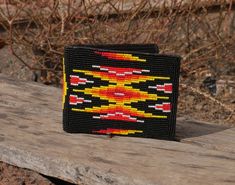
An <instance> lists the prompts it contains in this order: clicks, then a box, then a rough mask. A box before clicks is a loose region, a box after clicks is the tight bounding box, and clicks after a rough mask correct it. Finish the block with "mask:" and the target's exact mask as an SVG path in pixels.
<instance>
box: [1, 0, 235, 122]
mask: <svg viewBox="0 0 235 185" xmlns="http://www.w3.org/2000/svg"><path fill="white" fill-rule="evenodd" d="M153 2H154V1H147V0H138V1H117V0H99V1H97V0H96V1H95V0H93V1H92V0H85V1H83V0H81V1H73V0H50V1H41V0H34V1H31V0H30V1H29V0H11V1H10V0H5V1H3V4H2V5H1V6H0V20H1V22H0V24H1V25H2V26H3V27H4V28H5V29H6V30H7V33H8V36H7V38H6V39H5V41H6V42H7V43H8V44H9V45H10V48H11V51H12V53H13V55H15V56H16V57H17V58H18V60H19V61H20V62H22V63H23V64H24V65H26V66H27V67H28V68H30V69H31V70H33V71H40V79H41V81H42V82H43V83H45V84H59V83H60V79H61V70H62V65H61V59H62V57H63V48H64V46H65V45H70V44H86V43H89V44H97V43H99V44H100V43H156V44H158V46H159V47H160V50H161V52H162V53H176V54H178V55H181V56H182V57H183V62H182V66H181V82H182V85H181V92H182V94H181V99H180V103H182V102H184V101H187V99H186V98H187V97H188V95H189V94H190V93H193V94H194V96H200V97H201V98H202V99H204V100H207V101H208V102H209V103H207V104H210V102H211V108H214V107H216V106H217V108H215V110H216V114H217V115H218V113H217V109H222V110H223V111H221V114H222V113H223V115H226V116H225V117H223V118H221V117H219V118H218V119H220V120H226V121H227V120H228V119H229V120H234V119H235V118H234V116H233V113H234V111H233V110H234V109H235V107H234V103H231V102H229V101H227V99H226V98H225V99H226V101H224V99H223V96H225V95H224V94H222V95H221V94H219V93H217V95H214V96H213V95H211V94H210V93H209V92H208V91H206V90H205V89H203V88H202V81H203V80H204V79H205V78H206V77H207V76H211V77H213V78H215V79H217V80H220V79H223V80H225V81H226V80H230V81H232V83H233V82H234V80H235V79H234V75H235V69H234V63H235V62H234V61H235V54H234V53H235V46H234V43H235V37H234V35H235V34H234V32H235V23H234V22H235V16H234V13H233V8H234V7H233V3H234V2H233V1H232V0H231V1H219V3H218V1H217V4H215V3H214V1H198V0H191V1H187V3H185V2H186V1H185V0H172V1H159V2H156V1H155V3H153ZM164 2H165V3H164ZM204 2H207V3H204ZM208 2H210V3H208ZM133 4H135V6H134V5H133ZM19 47H21V48H22V49H23V51H24V55H26V56H27V58H28V60H27V61H25V60H24V59H22V57H21V56H20V55H19V54H18V53H17V48H19ZM229 87H230V86H229ZM226 88H227V86H226ZM232 91H233V93H232V92H230V95H229V97H230V99H231V98H233V97H234V95H233V94H234V87H232ZM195 94H196V95H195ZM204 100H203V101H204ZM214 104H217V105H216V106H215V105H214ZM192 107H193V106H192ZM211 108H209V109H211ZM192 110H193V108H192ZM180 111H182V112H185V111H183V109H181V108H180ZM224 112H226V113H224ZM213 114H214V113H213ZM212 117H213V115H212ZM213 118H214V117H213Z"/></svg>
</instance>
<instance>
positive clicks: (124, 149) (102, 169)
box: [0, 75, 235, 185]
mask: <svg viewBox="0 0 235 185" xmlns="http://www.w3.org/2000/svg"><path fill="white" fill-rule="evenodd" d="M61 93H62V92H61V90H60V89H57V88H54V87H48V86H44V85H40V84H38V83H28V82H20V81H16V80H14V79H11V78H8V77H6V76H3V75H0V161H4V162H7V163H9V164H13V165H16V166H19V167H22V168H28V169H31V170H34V171H37V172H39V173H42V174H45V175H49V176H53V177H57V178H61V179H64V180H67V181H70V182H73V183H77V184H83V185H91V184H92V185H108V184H112V185H158V184H159V185H169V184H175V185H188V184H192V185H194V184H195V185H198V184H203V185H204V184H205V185H207V184H208V185H211V184H213V185H223V184H230V185H231V184H234V183H235V175H234V172H235V155H234V147H235V144H234V140H235V129H233V128H232V129H228V128H227V127H222V126H214V125H211V124H207V123H200V122H195V121H190V120H185V119H183V118H181V119H180V120H179V123H178V129H177V135H178V139H179V140H180V139H182V142H174V141H161V140H156V139H141V138H128V137H114V138H111V139H110V138H108V137H105V136H97V135H86V134H68V133H64V132H63V131H62V110H61V107H62V106H61ZM193 130H194V131H193Z"/></svg>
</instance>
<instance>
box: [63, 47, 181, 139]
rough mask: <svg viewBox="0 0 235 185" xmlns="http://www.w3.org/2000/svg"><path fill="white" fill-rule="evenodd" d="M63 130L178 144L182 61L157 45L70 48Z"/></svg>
mask: <svg viewBox="0 0 235 185" xmlns="http://www.w3.org/2000/svg"><path fill="white" fill-rule="evenodd" d="M63 65H64V73H63V75H64V85H63V128H64V130H65V131H66V132H69V133H87V134H108V135H122V136H134V137H146V138H158V139H169V140H173V139H174V137H175V127H176V109H177V97H178V83H179V69H180V57H178V56H173V55H162V54H158V48H157V46H155V45H151V44H149V45H97V46H91V45H76V46H68V47H65V55H64V62H63Z"/></svg>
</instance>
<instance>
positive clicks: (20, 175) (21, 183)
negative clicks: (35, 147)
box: [0, 162, 54, 185]
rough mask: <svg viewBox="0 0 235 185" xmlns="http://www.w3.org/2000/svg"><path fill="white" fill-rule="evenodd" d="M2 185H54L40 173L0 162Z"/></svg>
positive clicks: (0, 183) (0, 184) (0, 181)
mask: <svg viewBox="0 0 235 185" xmlns="http://www.w3.org/2000/svg"><path fill="white" fill-rule="evenodd" d="M0 185H54V183H52V182H50V181H49V180H48V179H46V178H45V177H43V176H41V175H39V174H38V173H35V172H32V171H30V170H26V169H19V168H17V167H14V166H11V165H8V164H5V163H2V162H0Z"/></svg>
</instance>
